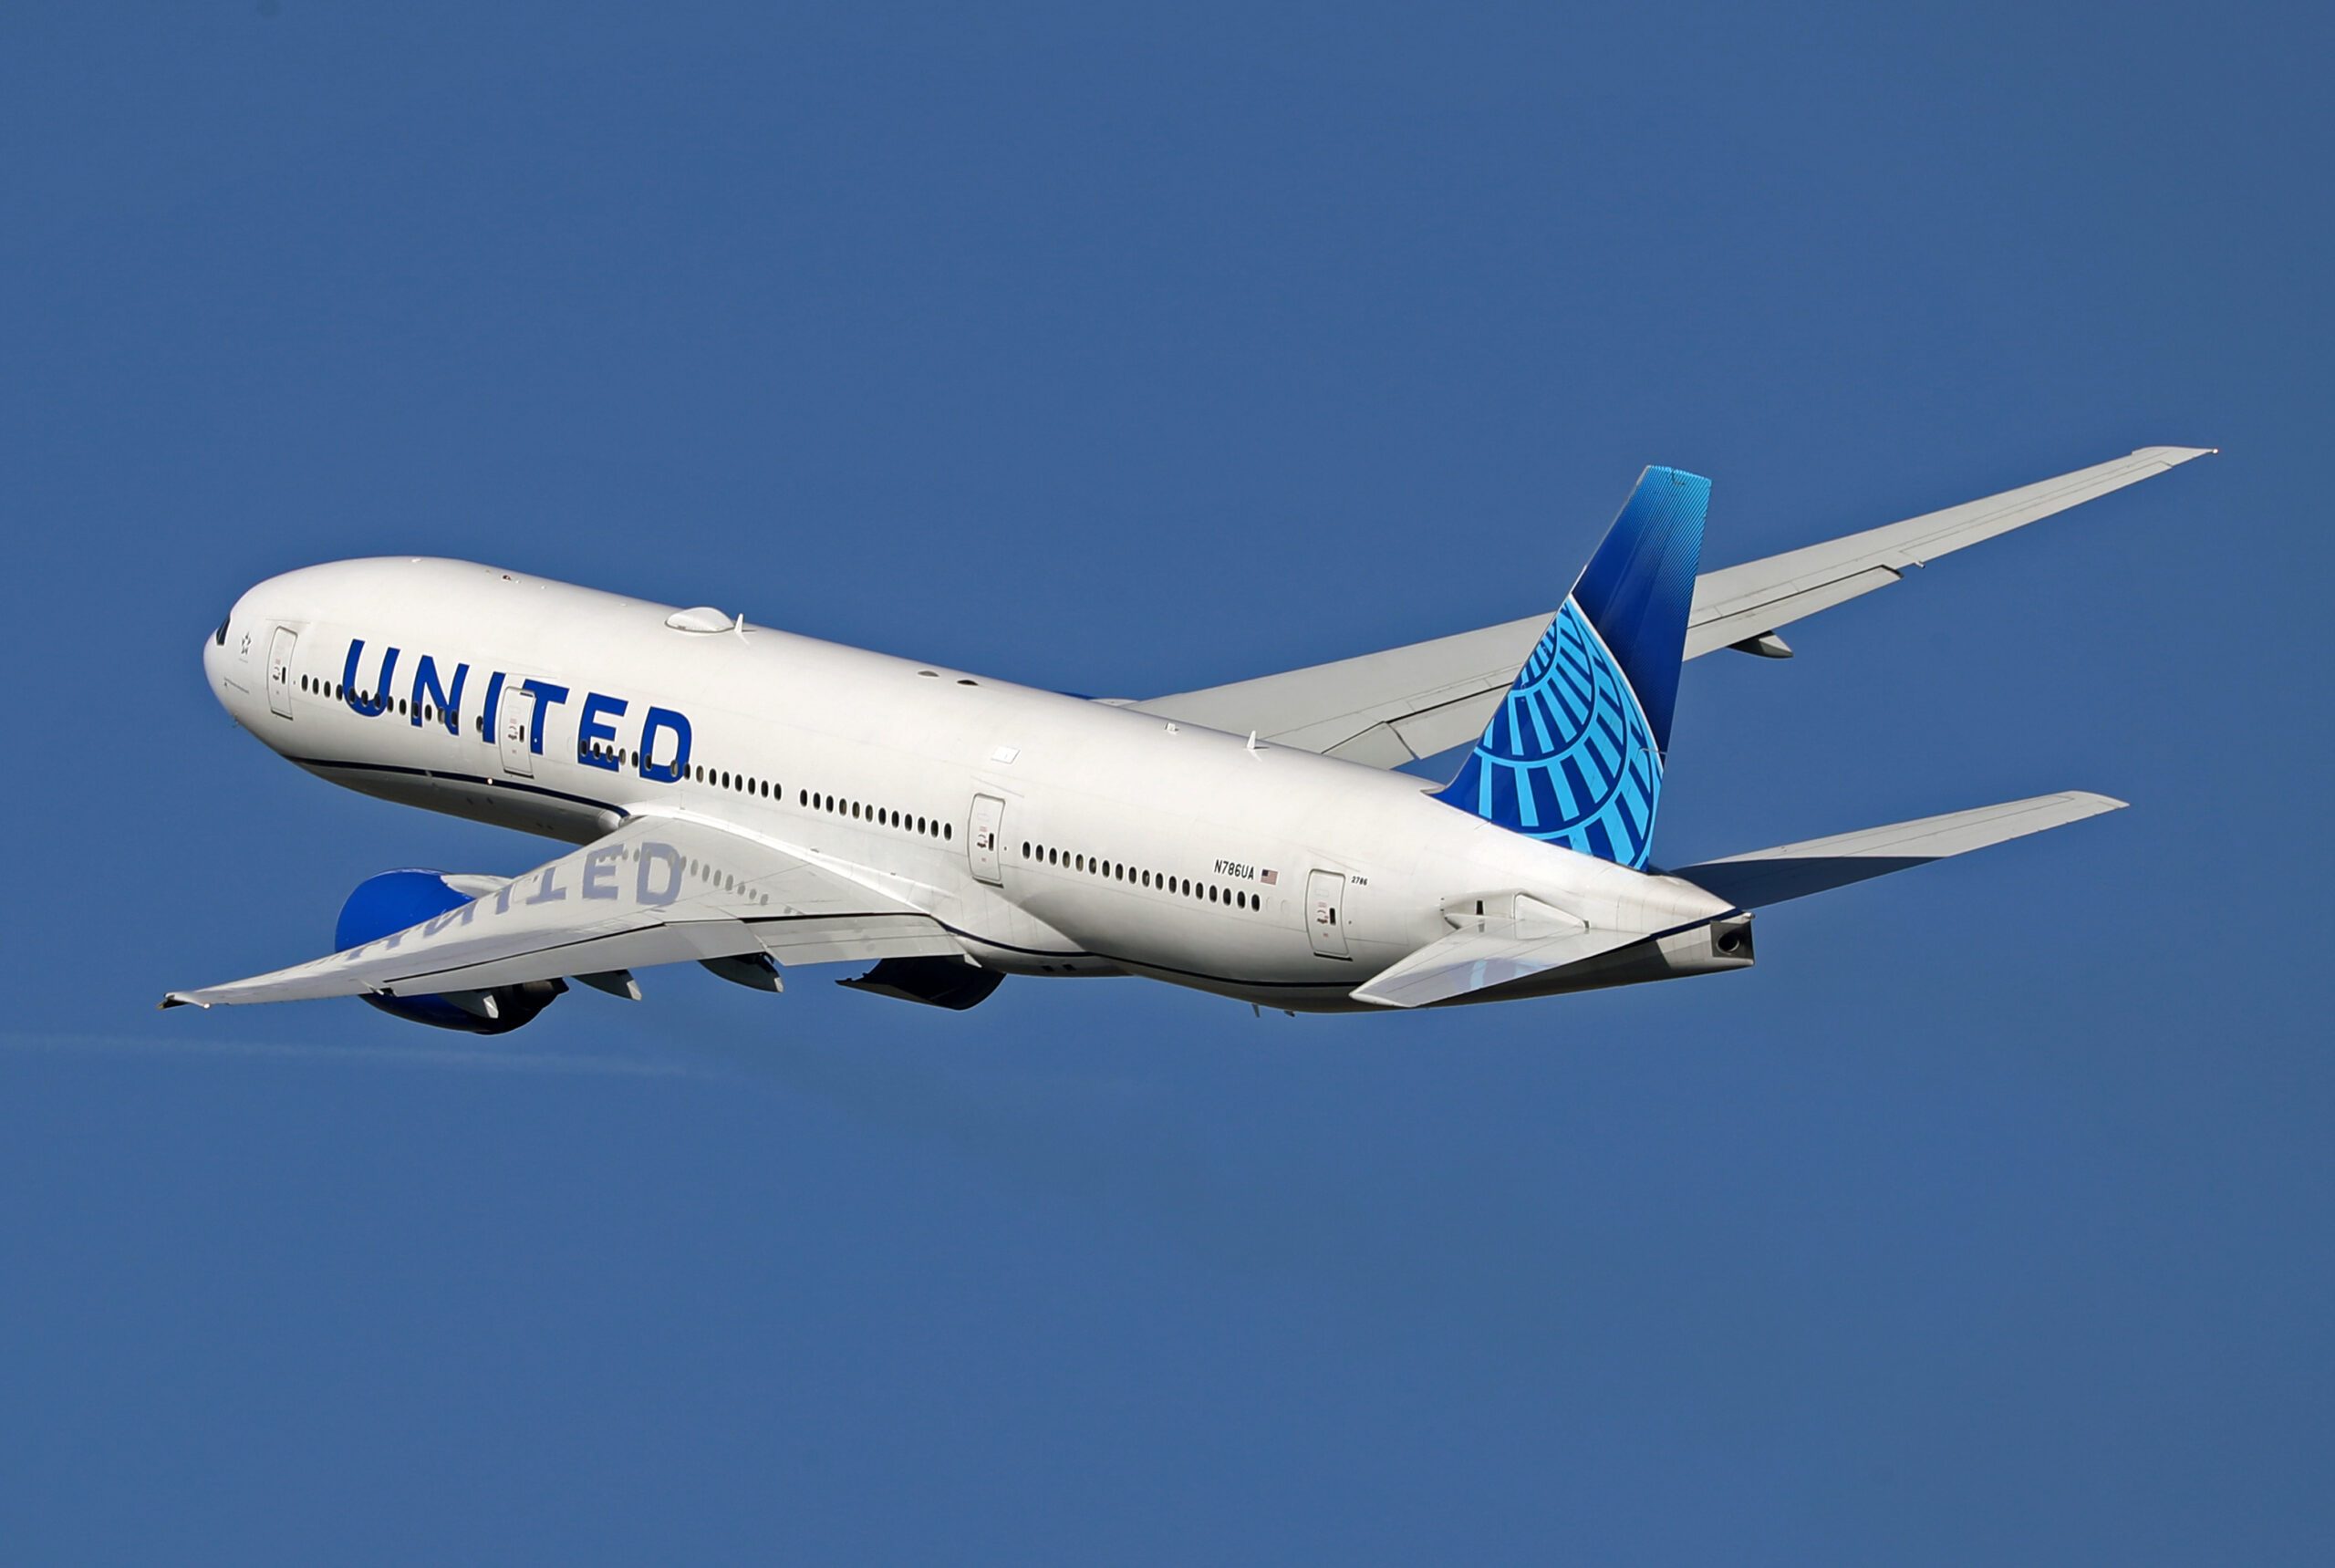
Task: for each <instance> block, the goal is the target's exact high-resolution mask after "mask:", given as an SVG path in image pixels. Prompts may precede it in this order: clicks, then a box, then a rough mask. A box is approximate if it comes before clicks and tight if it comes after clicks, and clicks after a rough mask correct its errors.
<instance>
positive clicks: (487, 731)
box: [478, 670, 503, 746]
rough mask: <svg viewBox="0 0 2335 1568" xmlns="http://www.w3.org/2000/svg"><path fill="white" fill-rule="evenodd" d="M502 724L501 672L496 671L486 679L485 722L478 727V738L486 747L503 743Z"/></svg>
mask: <svg viewBox="0 0 2335 1568" xmlns="http://www.w3.org/2000/svg"><path fill="white" fill-rule="evenodd" d="M502 723H503V671H501V670H496V671H495V672H494V673H493V675H491V676H489V677H487V681H486V722H484V723H483V724H481V725H480V726H479V727H478V732H479V734H480V736H481V737H482V738H483V739H484V740H485V742H486V743H487V744H488V745H490V746H499V745H501V744H502V743H503V736H502V733H501V731H500V726H501V725H502Z"/></svg>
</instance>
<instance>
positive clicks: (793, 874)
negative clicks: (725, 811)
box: [162, 816, 962, 1007]
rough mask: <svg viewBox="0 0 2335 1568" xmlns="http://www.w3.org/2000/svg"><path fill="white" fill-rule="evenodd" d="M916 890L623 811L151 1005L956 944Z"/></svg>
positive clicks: (520, 980) (840, 956)
mask: <svg viewBox="0 0 2335 1568" xmlns="http://www.w3.org/2000/svg"><path fill="white" fill-rule="evenodd" d="M887 883H890V884H893V885H891V886H887ZM915 891H916V890H915V889H914V888H912V887H910V886H909V885H908V884H905V883H901V882H899V881H898V879H897V878H887V877H882V876H881V874H879V873H875V872H870V871H867V870H866V869H864V868H861V867H851V866H847V865H845V864H843V863H840V862H836V861H834V860H832V859H830V858H828V857H822V856H819V855H817V854H816V853H815V852H813V851H809V850H804V849H799V848H792V847H788V846H782V845H778V844H775V843H773V842H771V841H768V840H765V839H762V838H758V837H755V836H751V835H749V834H745V833H741V832H739V831H736V830H734V829H732V828H728V827H724V826H717V825H715V824H712V823H708V822H702V821H697V820H693V819H689V818H682V817H669V816H641V817H635V818H633V819H631V820H630V821H628V822H627V823H626V824H625V825H624V826H621V827H619V828H617V830H616V831H615V832H614V833H611V834H609V835H608V836H607V837H605V838H602V839H599V840H597V842H595V843H592V844H587V845H586V846H584V847H582V848H581V849H577V850H576V851H575V852H573V853H572V854H568V855H565V856H562V857H560V858H558V859H556V860H554V861H552V862H550V863H549V864H548V865H545V866H540V867H536V868H535V869H534V870H533V871H529V872H527V873H525V874H524V876H519V877H513V878H512V879H511V880H510V881H508V882H506V883H503V884H502V885H501V886H500V887H498V888H494V889H493V890H492V891H489V892H485V893H482V894H481V895H480V896H479V897H477V898H472V900H470V901H469V902H468V903H465V904H461V905H458V906H456V907H455V908H453V909H449V910H447V911H446V912H445V913H444V914H442V915H438V916H435V917H433V918H432V919H428V920H424V921H422V922H421V923H420V924H419V925H415V926H411V927H409V928H408V929H404V930H402V931H398V932H395V933H392V934H391V935H389V936H386V937H383V938H381V939H379V940H377V941H372V942H368V943H366V944H365V945H364V946H362V947H356V948H351V949H349V950H347V951H345V952H338V953H334V954H332V955H330V956H328V957H326V958H320V959H317V960H314V961H310V962H307V963H303V964H295V965H293V966H292V967H291V968H289V969H281V970H276V971H273V972H271V973H268V974H263V975H255V976H253V977H252V978H250V979H248V980H238V981H228V982H227V983H225V984H222V985H214V986H206V987H202V988H200V989H197V990H192V991H174V992H171V993H170V994H169V995H168V996H167V997H166V998H165V999H164V1000H163V1003H162V1005H164V1006H165V1007H170V1006H175V1005H179V1004H182V1003H192V1004H193V1005H196V1006H201V1007H213V1006H224V1005H232V1004H234V1003H240V1002H296V1001H304V1000H309V999H313V998H318V997H327V996H363V995H367V994H374V995H386V996H420V995H435V994H442V993H446V992H472V991H483V990H487V989H491V988H493V987H497V986H507V985H523V984H526V983H528V982H530V981H540V980H557V979H566V978H571V977H577V976H585V975H596V974H606V973H609V972H611V971H623V970H631V969H639V968H645V967H648V966H651V965H655V964H661V963H680V962H685V961H700V962H701V961H707V960H721V959H733V958H752V956H753V955H756V954H767V955H769V956H770V957H772V958H773V959H776V960H779V961H782V962H787V963H829V962H839V961H863V960H869V959H887V958H916V957H925V956H933V955H943V954H961V951H962V950H961V949H960V947H959V946H958V944H957V942H956V940H955V939H954V938H953V937H951V936H950V934H949V932H948V930H947V929H946V928H944V927H943V926H942V925H941V923H940V922H939V920H937V919H934V918H933V917H932V916H930V915H929V914H927V913H926V912H925V911H924V910H923V909H920V908H918V904H917V902H916V901H915Z"/></svg>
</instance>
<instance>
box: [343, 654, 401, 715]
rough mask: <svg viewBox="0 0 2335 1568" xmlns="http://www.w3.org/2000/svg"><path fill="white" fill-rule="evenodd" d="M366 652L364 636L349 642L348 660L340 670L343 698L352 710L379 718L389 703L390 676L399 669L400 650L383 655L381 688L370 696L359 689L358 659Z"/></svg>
mask: <svg viewBox="0 0 2335 1568" xmlns="http://www.w3.org/2000/svg"><path fill="white" fill-rule="evenodd" d="M364 652H365V639H363V638H361V637H360V638H357V639H354V640H352V641H351V642H350V643H349V645H348V663H346V664H344V665H342V666H341V670H340V690H341V700H342V701H345V702H347V703H348V710H349V711H350V712H352V713H358V714H362V715H363V716H364V717H366V718H368V719H378V718H379V717H380V714H381V710H382V709H384V708H386V707H388V706H389V678H390V677H391V675H393V674H394V673H395V672H396V670H397V667H398V650H397V649H394V648H392V649H389V651H388V652H386V653H384V654H383V655H382V656H381V684H380V688H379V690H378V691H375V692H374V693H373V695H372V696H371V697H369V698H368V697H367V696H366V695H365V694H364V693H362V692H360V691H358V690H357V660H358V659H359V658H360V657H362V656H363V654H364Z"/></svg>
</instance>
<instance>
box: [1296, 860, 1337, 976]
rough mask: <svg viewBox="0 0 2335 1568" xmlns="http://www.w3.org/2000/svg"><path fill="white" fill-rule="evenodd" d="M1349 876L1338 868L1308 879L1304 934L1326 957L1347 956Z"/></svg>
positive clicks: (1317, 950)
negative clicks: (1346, 922) (1338, 871)
mask: <svg viewBox="0 0 2335 1568" xmlns="http://www.w3.org/2000/svg"><path fill="white" fill-rule="evenodd" d="M1345 903H1346V879H1345V878H1344V877H1342V876H1340V875H1339V874H1338V873H1337V872H1335V871H1316V872H1313V874H1312V875H1310V876H1308V877H1306V878H1305V934H1306V935H1307V936H1309V937H1311V938H1313V950H1314V951H1315V952H1317V953H1320V954H1321V955H1322V956H1323V958H1344V957H1345V956H1346V927H1345Z"/></svg>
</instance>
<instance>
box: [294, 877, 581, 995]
mask: <svg viewBox="0 0 2335 1568" xmlns="http://www.w3.org/2000/svg"><path fill="white" fill-rule="evenodd" d="M465 880H472V879H471V878H465ZM478 892H479V888H476V887H472V888H471V889H470V890H469V891H467V892H465V891H463V890H462V888H458V887H456V886H455V885H454V883H453V882H452V881H451V879H450V878H449V877H447V876H446V875H445V873H443V872H440V871H424V870H420V869H408V870H403V871H384V872H382V873H381V874H380V875H379V876H377V877H367V878H365V880H364V881H362V882H359V883H358V884H357V889H356V891H354V892H352V893H351V894H349V895H348V900H347V902H345V903H343V904H342V905H341V907H340V919H338V920H337V922H335V924H334V926H333V933H332V940H333V949H334V950H335V951H337V952H347V951H348V950H349V949H350V948H357V947H363V946H364V945H365V944H366V943H367V942H370V941H378V940H379V939H381V938H383V937H386V936H388V935H389V933H390V932H392V931H401V930H404V929H406V928H407V927H408V926H411V925H417V924H419V923H420V922H421V921H423V920H426V919H430V917H431V916H432V915H442V914H444V913H445V912H446V911H447V910H449V909H455V908H457V907H459V906H461V905H462V904H466V903H468V902H470V900H471V899H472V898H475V897H476V896H477V895H478ZM566 989H567V982H566V981H559V980H538V981H529V982H528V983H527V984H525V985H498V986H495V987H493V989H491V990H487V991H465V992H451V993H449V994H447V995H442V996H368V997H366V998H365V1000H366V1001H367V1002H371V1003H372V1004H373V1005H374V1006H375V1007H378V1008H379V1009H380V1010H381V1011H382V1012H386V1013H389V1015H390V1016H392V1017H395V1018H403V1019H406V1020H408V1021H410V1022H411V1023H428V1024H431V1025H433V1026H435V1027H437V1028H440V1029H460V1030H462V1031H464V1032H465V1033H472V1034H507V1033H510V1032H511V1031H512V1030H514V1029H516V1028H518V1027H519V1025H521V1024H522V1023H528V1022H530V1021H531V1020H533V1019H534V1016H535V1014H536V1013H538V1012H542V1011H543V1010H544V1009H545V1008H546V1007H549V1006H550V1005H551V1003H552V999H553V998H554V997H555V996H557V995H559V994H560V992H564V991H566Z"/></svg>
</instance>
